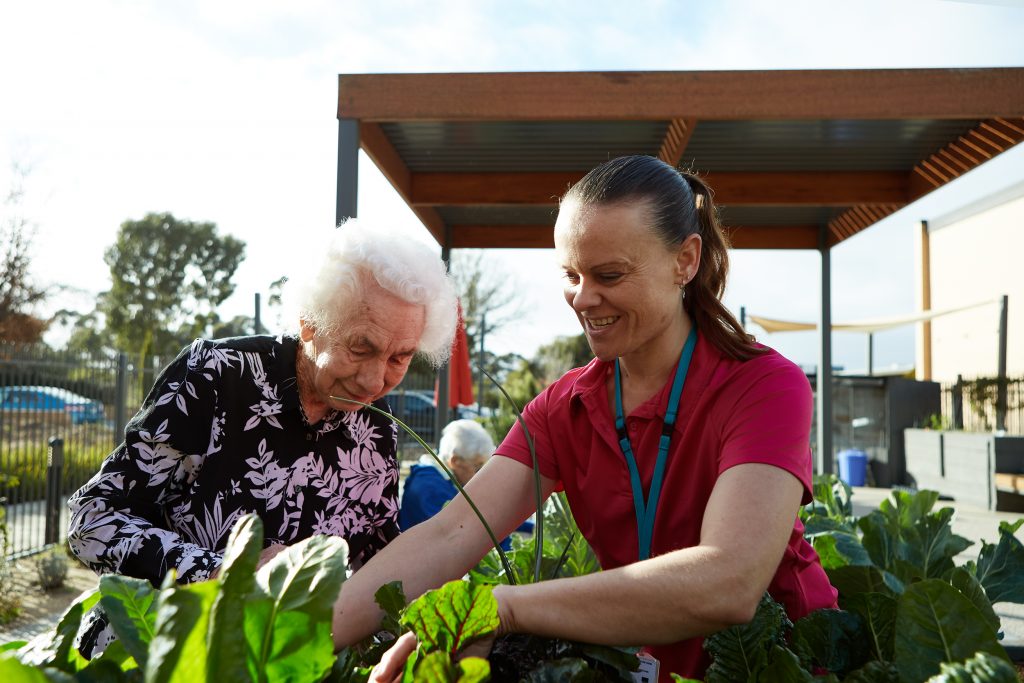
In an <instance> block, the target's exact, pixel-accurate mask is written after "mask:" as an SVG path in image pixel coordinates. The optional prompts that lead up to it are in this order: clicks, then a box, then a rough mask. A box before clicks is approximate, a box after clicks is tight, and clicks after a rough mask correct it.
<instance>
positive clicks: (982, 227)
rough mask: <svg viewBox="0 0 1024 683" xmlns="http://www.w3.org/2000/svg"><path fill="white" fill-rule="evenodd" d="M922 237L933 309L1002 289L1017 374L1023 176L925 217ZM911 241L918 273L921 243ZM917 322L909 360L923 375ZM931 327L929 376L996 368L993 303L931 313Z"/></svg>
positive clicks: (1022, 338) (1023, 319) (1021, 342)
mask: <svg viewBox="0 0 1024 683" xmlns="http://www.w3.org/2000/svg"><path fill="white" fill-rule="evenodd" d="M928 241H929V249H930V255H931V280H930V282H931V308H932V310H940V309H944V308H954V307H957V306H965V305H969V304H974V303H978V302H981V301H984V300H986V299H997V298H998V297H1000V296H1002V295H1004V294H1005V295H1007V296H1008V297H1009V300H1008V302H1009V305H1008V327H1007V329H1008V337H1007V366H1006V367H1007V374H1008V375H1009V376H1010V377H1019V376H1022V375H1024V183H1022V184H1019V185H1016V186H1014V187H1012V188H1010V189H1009V191H1006V192H1003V193H1001V194H1000V195H999V196H997V197H990V198H988V199H987V200H982V201H981V202H979V203H978V204H976V205H974V206H969V207H965V208H964V209H962V210H960V211H957V212H954V213H953V214H950V215H948V216H945V217H942V218H939V219H937V220H934V221H930V222H929V224H928ZM918 248H919V254H918V256H919V258H918V272H919V273H920V270H921V259H920V256H921V254H920V249H921V246H920V244H919V247H918ZM918 279H919V280H920V277H919V278H918ZM920 327H921V326H920V325H919V326H918V328H919V329H918V335H917V336H918V350H917V363H916V366H917V373H918V378H919V379H923V378H924V377H923V366H924V357H923V353H924V349H923V344H922V342H921V338H922V334H921V329H920ZM931 327H932V333H931V336H932V376H931V379H933V380H935V381H939V382H952V381H955V380H956V376H957V375H958V374H960V375H963V376H964V377H965V378H973V377H994V376H995V375H996V371H997V368H998V349H999V346H998V344H999V304H998V303H993V304H990V305H987V306H982V307H979V308H975V309H972V310H968V311H963V312H960V313H953V314H950V315H947V316H943V317H940V318H936V319H935V320H933V321H932V323H931Z"/></svg>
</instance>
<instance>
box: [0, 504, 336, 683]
mask: <svg viewBox="0 0 1024 683" xmlns="http://www.w3.org/2000/svg"><path fill="white" fill-rule="evenodd" d="M262 547H263V529H262V523H261V522H260V520H259V518H258V517H256V516H255V515H247V516H245V517H243V518H242V519H241V520H239V521H238V522H237V523H236V525H235V527H234V529H233V530H232V533H231V539H230V541H229V542H228V547H227V549H226V551H225V556H224V563H223V565H222V567H221V571H220V575H219V577H218V578H217V579H213V580H210V581H205V582H202V583H194V584H190V585H183V586H178V585H176V584H175V582H174V575H173V573H172V574H169V575H168V577H167V579H166V580H165V582H164V584H163V586H161V588H159V589H155V588H153V587H152V586H151V585H150V584H149V583H148V582H146V581H141V580H138V579H131V578H126V577H120V576H112V575H109V576H104V577H102V578H101V579H100V587H99V589H98V590H97V591H94V592H92V593H90V594H88V595H87V596H85V597H83V598H81V599H79V600H77V601H76V602H75V603H73V604H72V605H71V607H70V608H69V609H68V611H67V612H65V614H64V616H63V617H61V620H60V621H59V622H58V623H57V625H56V627H55V628H54V629H53V630H51V631H50V632H48V633H44V634H42V635H40V636H39V637H37V638H35V639H34V640H32V641H31V642H29V643H9V644H7V645H5V646H3V648H2V652H0V679H3V680H5V681H11V680H45V679H49V680H60V681H68V680H77V681H95V680H109V681H136V680H143V679H145V680H146V681H197V680H221V681H257V682H259V681H278V680H292V681H319V680H322V679H323V678H324V677H325V676H326V675H327V674H328V673H330V672H331V671H332V668H333V667H334V666H335V663H336V657H335V654H334V645H333V641H332V639H331V616H332V611H333V605H334V601H335V599H336V598H337V595H338V592H339V590H340V589H341V584H342V582H343V581H344V579H345V563H346V556H347V552H346V546H345V543H344V541H342V540H341V539H338V538H334V537H328V536H316V537H313V538H310V539H307V540H305V541H303V542H301V543H298V544H296V545H294V546H291V547H289V548H288V549H287V550H285V551H283V552H281V553H280V554H278V555H277V556H275V557H274V558H273V559H272V560H270V562H268V563H267V564H266V565H265V566H263V567H261V568H260V569H259V570H258V571H257V570H256V564H257V561H258V559H259V554H260V550H261V548H262ZM97 602H99V603H101V604H102V605H103V608H104V609H105V611H106V612H107V615H108V616H109V618H110V622H111V625H112V626H113V628H114V631H115V633H116V634H117V637H118V640H117V642H116V643H114V644H113V645H111V646H110V647H108V648H107V649H106V650H105V651H104V652H103V654H102V655H100V656H99V657H97V658H95V659H93V660H91V661H86V660H85V659H83V658H82V657H81V656H80V655H79V654H78V652H77V651H76V650H75V649H74V648H73V647H72V641H73V639H74V637H75V634H76V633H77V632H78V629H79V626H80V624H81V620H82V616H83V615H84V614H85V612H86V611H87V610H88V609H90V608H91V607H92V606H93V605H95V604H96V603H97ZM38 674H41V675H42V676H44V677H45V679H44V678H40V676H39V675H38Z"/></svg>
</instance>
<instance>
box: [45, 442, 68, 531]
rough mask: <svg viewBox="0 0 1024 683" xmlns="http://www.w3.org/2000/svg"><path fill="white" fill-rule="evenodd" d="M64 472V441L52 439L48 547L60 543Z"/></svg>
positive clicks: (47, 483) (47, 480) (49, 476)
mask: <svg viewBox="0 0 1024 683" xmlns="http://www.w3.org/2000/svg"><path fill="white" fill-rule="evenodd" d="M63 471H64V440H63V439H58V438H56V437H54V438H52V439H50V449H49V453H48V454H47V462H46V503H45V504H46V512H45V519H46V528H45V531H44V532H43V542H44V543H46V544H47V545H50V544H52V543H59V542H60V511H61V508H62V507H63V505H62V501H61V490H60V482H61V478H62V477H61V474H62V473H63Z"/></svg>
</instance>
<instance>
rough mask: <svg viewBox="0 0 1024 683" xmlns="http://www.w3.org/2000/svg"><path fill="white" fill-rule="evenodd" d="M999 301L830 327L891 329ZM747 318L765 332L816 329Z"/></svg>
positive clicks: (840, 329) (758, 317)
mask: <svg viewBox="0 0 1024 683" xmlns="http://www.w3.org/2000/svg"><path fill="white" fill-rule="evenodd" d="M995 303H999V299H989V300H987V301H979V302H978V303H975V304H969V305H967V306H957V307H955V308H944V309H941V310H935V311H919V312H917V313H911V314H909V315H901V316H894V317H889V318H875V319H873V320H860V321H856V322H849V323H832V329H833V330H834V331H837V332H880V331H882V330H891V329H893V328H894V327H903V326H904V325H913V324H914V323H921V322H926V321H928V320H931V319H932V318H938V317H940V316H944V315H949V314H951V313H959V312H961V311H967V310H970V309H972V308H979V307H981V306H988V305H990V304H995ZM747 320H749V321H751V322H753V323H757V325H758V326H760V327H761V328H762V329H763V330H764V331H765V332H769V333H775V332H801V331H804V330H816V329H818V325H817V323H805V322H797V321H795V320H779V319H777V318H766V317H765V316H762V315H751V314H749V313H748V314H747Z"/></svg>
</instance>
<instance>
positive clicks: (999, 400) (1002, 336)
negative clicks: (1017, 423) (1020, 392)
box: [996, 294, 1009, 431]
mask: <svg viewBox="0 0 1024 683" xmlns="http://www.w3.org/2000/svg"><path fill="white" fill-rule="evenodd" d="M1008 304H1009V297H1007V296H1006V295H1005V294H1004V295H1003V297H1002V299H1000V300H999V369H998V375H997V381H998V387H997V389H996V391H997V393H996V429H997V430H1000V431H1006V317H1007V316H1006V309H1007V306H1008Z"/></svg>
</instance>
